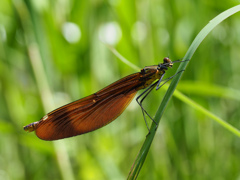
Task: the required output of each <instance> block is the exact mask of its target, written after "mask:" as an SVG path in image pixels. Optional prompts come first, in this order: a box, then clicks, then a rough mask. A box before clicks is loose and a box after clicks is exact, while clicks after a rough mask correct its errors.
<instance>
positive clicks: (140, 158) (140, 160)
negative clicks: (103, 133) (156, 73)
mask: <svg viewBox="0 0 240 180" xmlns="http://www.w3.org/2000/svg"><path fill="white" fill-rule="evenodd" d="M238 11H240V5H237V6H234V7H232V8H230V9H228V10H226V11H224V12H223V13H221V14H219V15H218V16H216V17H215V18H214V19H212V20H211V21H210V22H209V23H208V24H207V25H206V26H205V27H204V28H203V29H202V30H201V31H200V33H199V34H198V35H197V36H196V38H195V39H194V41H193V42H192V44H191V46H190V47H189V49H188V51H187V53H186V55H185V56H184V58H183V60H190V59H191V57H192V56H193V54H194V52H195V51H196V49H197V48H198V46H199V45H200V43H201V42H202V41H203V39H204V38H205V37H206V36H207V35H208V34H209V33H210V32H211V31H212V30H213V28H215V27H216V26H217V25H218V24H219V23H221V22H222V21H223V20H225V19H226V18H228V17H229V16H231V15H233V14H235V13H237V12H238ZM188 63H189V61H186V62H183V63H181V64H180V65H179V68H178V70H177V72H178V71H181V70H185V68H186V66H187V64H188ZM182 73H183V72H181V73H179V74H178V75H177V76H175V77H174V78H173V80H172V82H171V84H170V86H169V88H168V90H167V92H166V94H165V96H164V98H163V100H162V102H161V104H160V106H159V108H158V110H157V112H156V114H155V118H154V120H155V121H156V122H157V124H159V122H160V119H161V117H162V114H163V112H164V110H165V108H166V106H167V103H168V102H169V100H170V98H171V96H172V94H173V92H174V90H175V88H176V86H177V84H178V82H179V80H180V78H181V75H182ZM155 133H156V125H155V124H154V123H152V125H151V129H150V134H149V135H148V136H147V137H146V139H145V141H144V143H143V145H142V147H141V149H140V151H139V153H138V155H137V157H136V159H135V162H134V164H133V165H132V167H131V170H130V172H129V175H128V179H137V177H138V175H139V172H140V170H141V168H142V166H143V164H144V161H145V159H146V156H147V153H148V151H149V148H150V146H151V144H152V141H153V138H154V136H155Z"/></svg>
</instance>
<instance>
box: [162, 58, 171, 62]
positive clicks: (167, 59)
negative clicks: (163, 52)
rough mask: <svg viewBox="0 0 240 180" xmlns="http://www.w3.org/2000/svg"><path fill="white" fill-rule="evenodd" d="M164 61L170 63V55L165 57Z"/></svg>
mask: <svg viewBox="0 0 240 180" xmlns="http://www.w3.org/2000/svg"><path fill="white" fill-rule="evenodd" d="M163 62H164V63H170V62H171V59H169V58H168V57H165V58H163Z"/></svg>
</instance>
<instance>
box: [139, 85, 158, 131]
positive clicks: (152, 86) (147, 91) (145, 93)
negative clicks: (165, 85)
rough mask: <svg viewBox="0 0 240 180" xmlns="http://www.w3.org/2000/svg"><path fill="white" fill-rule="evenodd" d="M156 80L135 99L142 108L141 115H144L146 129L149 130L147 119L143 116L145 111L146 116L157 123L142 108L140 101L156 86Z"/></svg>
mask: <svg viewBox="0 0 240 180" xmlns="http://www.w3.org/2000/svg"><path fill="white" fill-rule="evenodd" d="M157 83H158V82H155V83H154V84H152V85H151V86H149V87H148V88H147V89H146V90H145V91H144V92H143V93H142V94H140V95H139V96H138V97H137V98H136V101H137V103H138V104H139V106H140V107H141V109H142V113H143V117H144V121H145V123H146V126H147V129H148V131H149V132H150V129H149V127H148V124H147V120H146V116H145V113H146V114H147V116H148V117H149V118H150V119H151V120H152V121H153V122H154V123H155V124H156V125H157V123H156V121H154V119H153V118H152V117H151V116H150V115H149V114H148V113H147V111H146V110H145V109H144V108H143V106H142V102H143V100H144V99H145V98H146V97H147V95H148V94H149V93H150V92H151V91H152V90H153V89H154V87H156V85H157ZM143 95H144V96H143ZM142 96H143V98H142V99H141V100H140V102H139V99H140V98H141V97H142Z"/></svg>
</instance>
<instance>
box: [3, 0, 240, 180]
mask: <svg viewBox="0 0 240 180" xmlns="http://www.w3.org/2000/svg"><path fill="white" fill-rule="evenodd" d="M237 3H238V2H237V1H200V0H198V1H186V0H183V1H157V0H152V1H141V0H140V1H128V0H124V1H120V0H109V1H103V0H92V1H77V0H76V1H74V0H72V1H67V0H65V1H64V0H58V1H46V0H41V1H29V0H25V1H21V0H14V1H7V0H1V5H0V80H1V81H0V96H1V97H0V98H1V101H0V136H1V138H0V179H36V180H38V179H68V180H70V179H84V180H85V179H87V180H90V179H126V177H127V174H128V172H129V170H130V168H131V165H132V163H133V162H134V159H135V157H136V155H137V153H138V151H139V149H140V147H141V145H142V142H143V140H144V139H145V136H146V134H147V133H148V132H147V128H146V125H145V123H144V119H143V117H142V114H141V109H140V108H139V106H138V105H137V103H136V102H135V100H134V101H133V102H132V103H131V104H130V106H129V107H128V108H127V109H126V110H125V112H124V113H123V114H122V115H121V116H120V117H119V118H118V119H117V120H116V121H114V122H113V123H111V124H109V125H108V126H106V127H104V128H101V129H99V130H97V131H95V132H92V133H89V134H85V135H82V136H77V137H74V138H69V139H64V140H60V141H56V142H46V141H42V140H40V139H38V138H37V137H36V136H35V135H34V133H26V132H24V131H23V129H22V127H23V126H24V125H27V124H29V123H31V122H34V121H38V120H39V119H40V118H41V117H42V116H44V115H45V114H46V113H47V112H49V111H51V110H53V109H55V108H57V107H59V106H61V105H63V104H66V103H68V102H70V101H73V100H77V99H79V98H81V97H84V96H87V95H89V94H92V93H94V92H96V91H98V90H100V89H101V88H103V87H105V86H106V85H108V84H110V83H112V82H114V81H116V80H118V79H119V78H121V77H124V76H126V75H128V74H131V73H134V72H135V71H136V70H134V69H132V68H131V67H129V66H127V65H126V64H124V63H122V62H121V61H119V60H118V59H117V58H116V56H115V55H113V54H112V52H111V51H110V50H109V49H108V48H107V46H106V45H105V44H104V43H103V42H105V43H108V44H111V45H112V46H113V47H115V48H116V49H117V51H118V52H120V54H121V55H122V56H124V57H125V58H127V59H128V60H129V61H130V62H132V63H134V64H135V65H137V66H139V67H141V68H143V67H144V66H147V65H153V64H157V63H159V62H161V61H162V58H163V57H165V56H169V57H170V58H171V59H172V60H176V59H180V58H182V57H183V56H184V54H185V53H186V50H187V49H188V47H189V45H190V44H191V42H192V40H193V39H194V37H195V36H196V34H197V33H198V32H199V31H200V30H201V29H202V27H204V26H205V25H206V24H207V23H208V21H209V20H211V19H212V18H213V17H215V16H216V15H218V14H219V13H220V12H222V11H224V10H226V9H228V8H230V7H232V6H234V5H236V4H237ZM239 48H240V14H236V15H234V16H232V17H231V18H229V19H227V20H226V21H224V22H223V23H221V24H220V25H219V26H218V27H217V28H216V29H214V30H213V32H212V33H211V34H210V35H209V36H208V37H207V38H206V39H205V40H204V42H203V43H202V44H201V45H200V47H199V48H198V50H197V51H196V53H195V55H194V56H193V59H192V61H191V63H190V65H189V66H188V67H187V69H186V71H185V72H184V75H183V78H182V80H181V82H180V84H179V86H178V87H179V88H178V90H180V91H181V92H182V93H184V94H185V95H186V96H188V97H189V98H191V99H193V100H194V101H196V102H198V103H199V104H201V105H202V106H203V107H205V108H206V109H208V110H209V111H211V112H212V113H214V114H216V115H218V116H219V117H221V118H222V119H224V120H226V121H227V122H228V123H229V124H231V125H232V126H234V127H236V128H238V129H240V111H239V108H240V106H239V105H240V102H239V100H240V95H239V91H240V83H239V79H240V71H239V69H240V61H239V60H240V53H239ZM176 66H177V65H175V67H174V68H173V69H171V70H169V72H167V75H168V76H171V75H173V74H174V73H175V72H176ZM164 92H165V90H164V89H160V90H159V91H157V92H156V91H154V92H153V93H151V95H149V97H148V98H147V99H146V101H145V102H144V107H145V108H146V109H147V111H148V112H149V113H150V114H154V113H155V111H156V109H157V106H158V105H159V102H160V101H161V99H162V96H163V95H164ZM149 123H150V120H149ZM159 126H160V127H159V128H158V132H157V135H156V137H155V140H154V142H153V144H152V147H151V149H150V153H149V155H148V157H147V159H146V161H145V164H144V166H143V168H142V171H141V173H140V175H139V179H199V180H202V179H211V180H212V179H239V178H240V161H239V159H240V153H239V152H240V139H239V137H237V136H235V135H234V134H232V133H231V132H229V131H228V130H226V129H225V128H223V127H222V126H220V125H219V124H217V123H216V122H214V121H212V120H211V119H210V118H209V117H206V116H205V115H203V114H202V113H200V112H198V111H196V110H195V109H193V108H192V107H189V106H188V105H186V104H184V103H183V102H181V101H180V100H178V99H176V98H172V100H171V102H170V103H169V105H168V107H167V109H166V111H165V114H164V116H163V119H162V121H161V123H160V125H159Z"/></svg>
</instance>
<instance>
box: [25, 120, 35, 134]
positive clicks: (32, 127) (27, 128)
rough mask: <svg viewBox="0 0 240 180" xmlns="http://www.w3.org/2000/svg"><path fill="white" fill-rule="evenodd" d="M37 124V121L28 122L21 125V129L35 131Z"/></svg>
mask: <svg viewBox="0 0 240 180" xmlns="http://www.w3.org/2000/svg"><path fill="white" fill-rule="evenodd" d="M38 124H39V121H38V122H34V123H31V124H28V125H26V126H24V127H23V130H24V131H27V132H32V131H35V130H36V129H37V126H38Z"/></svg>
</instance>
